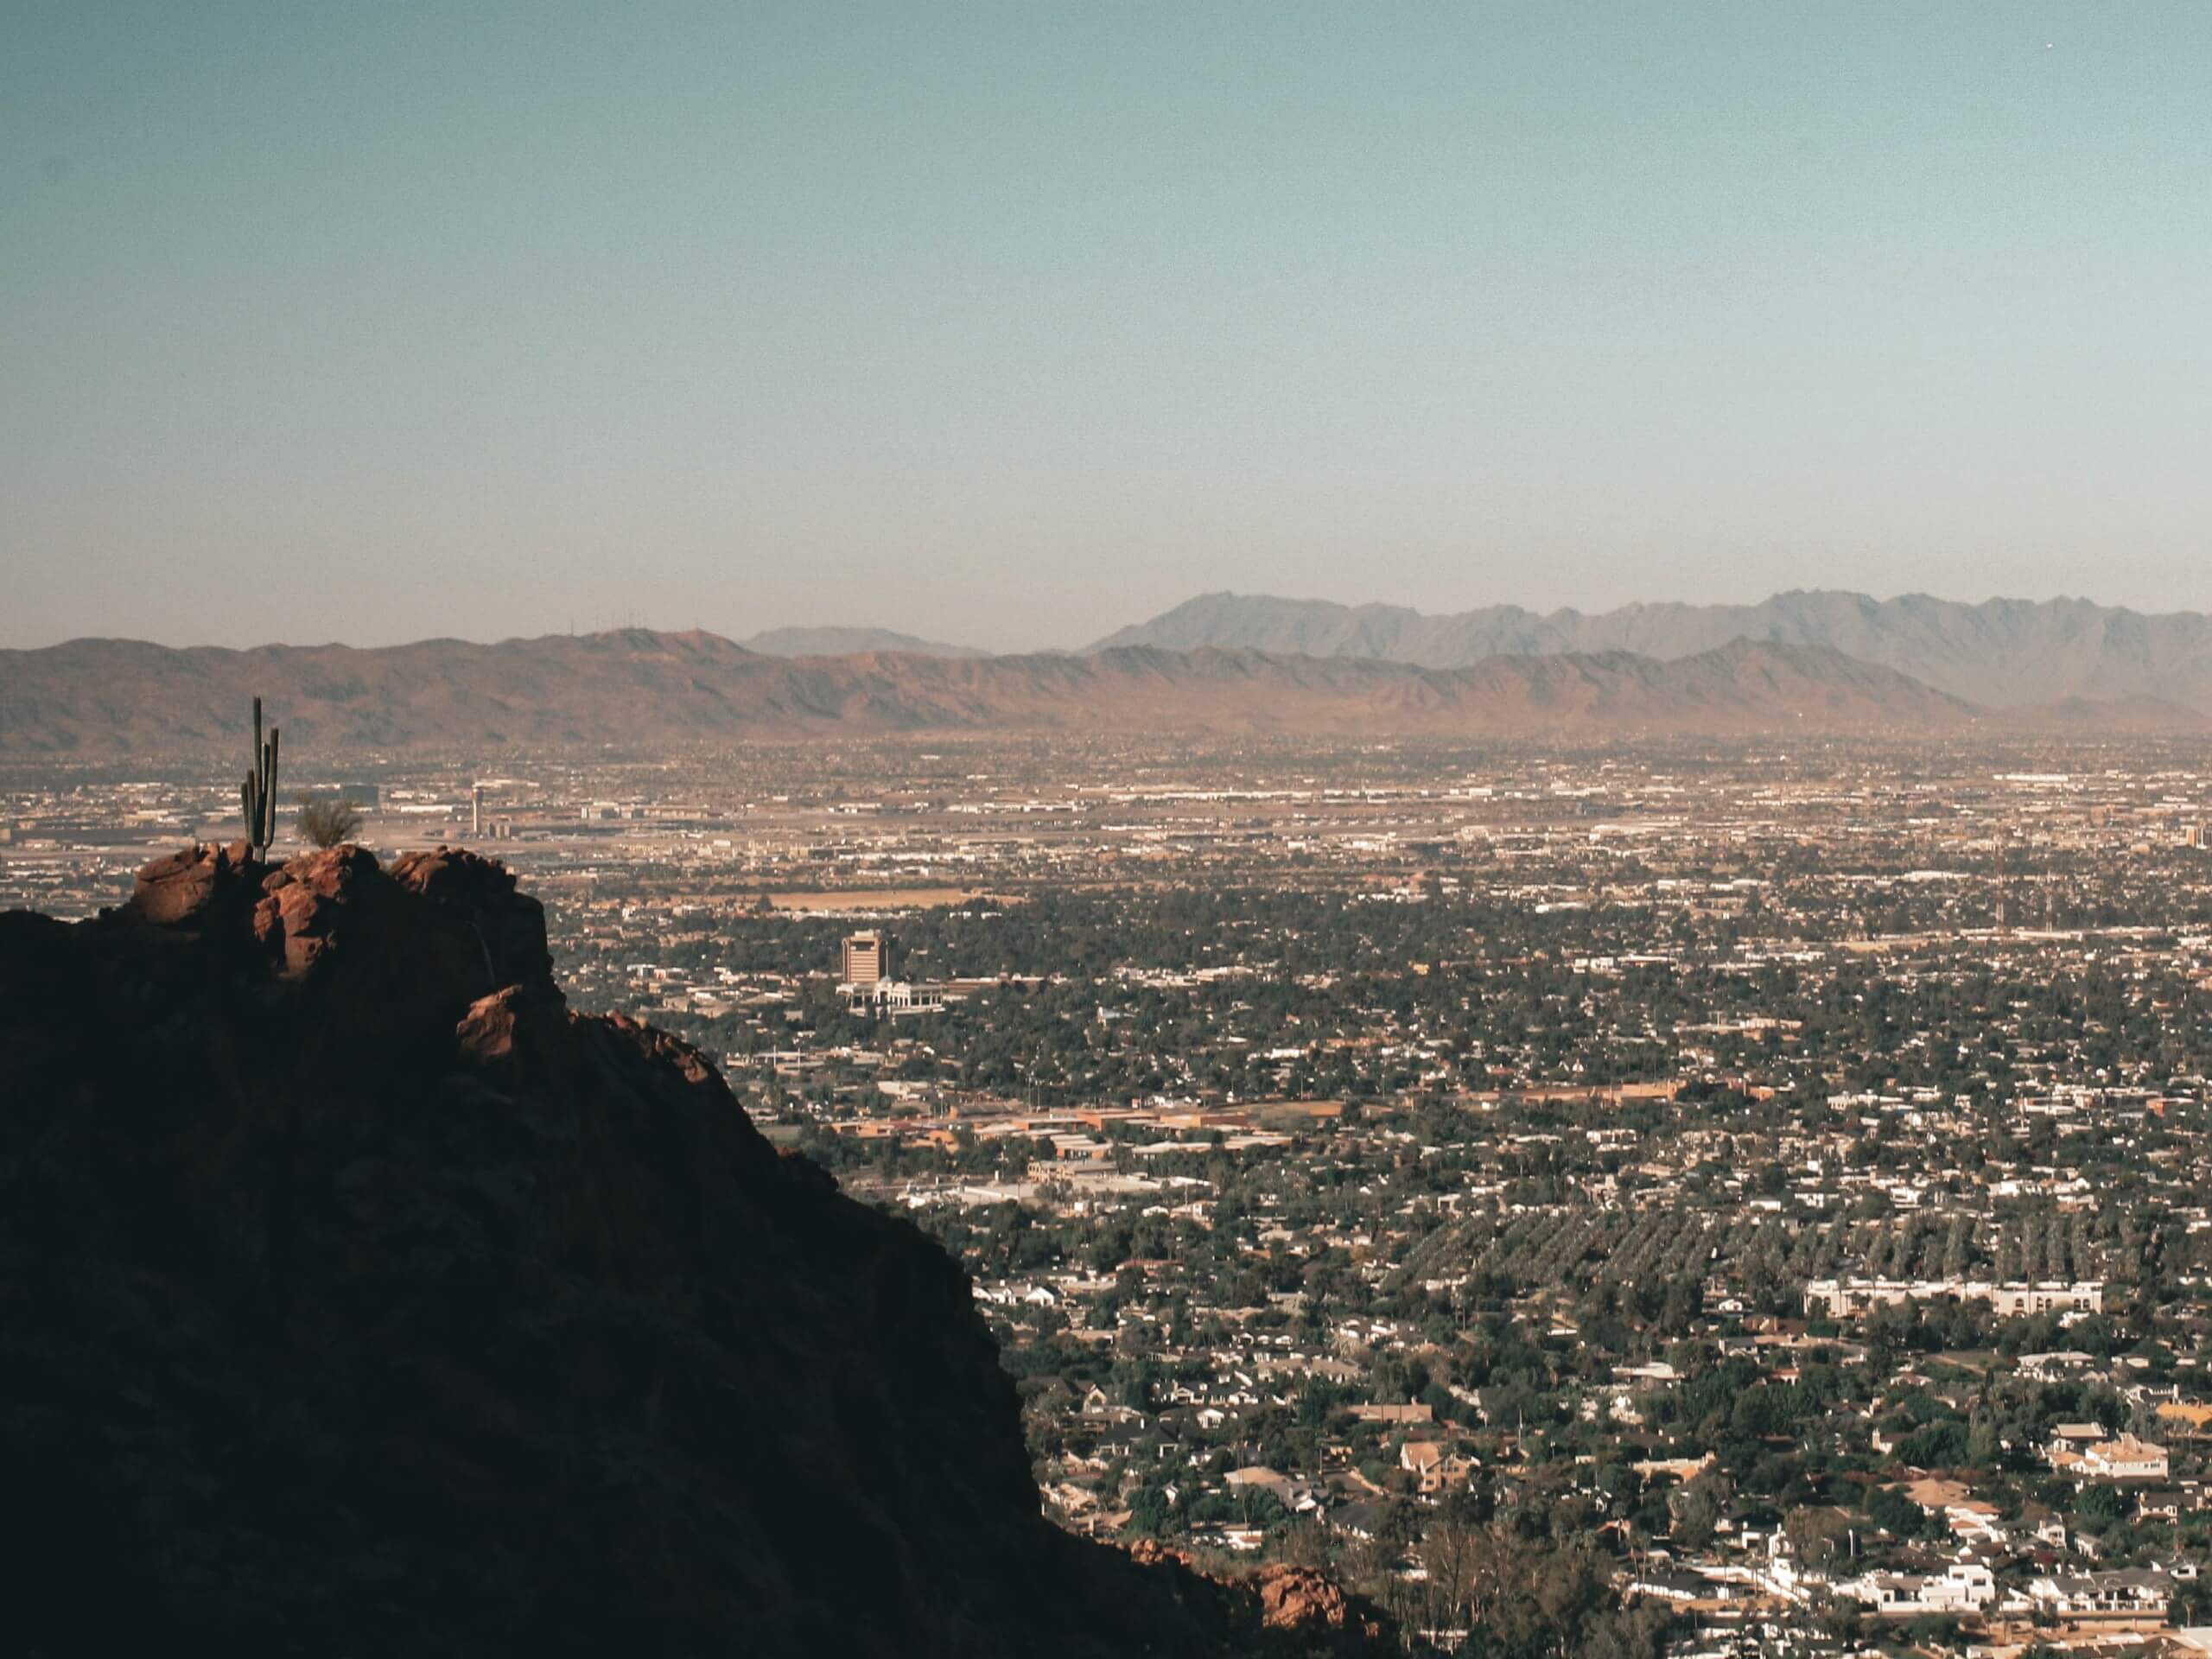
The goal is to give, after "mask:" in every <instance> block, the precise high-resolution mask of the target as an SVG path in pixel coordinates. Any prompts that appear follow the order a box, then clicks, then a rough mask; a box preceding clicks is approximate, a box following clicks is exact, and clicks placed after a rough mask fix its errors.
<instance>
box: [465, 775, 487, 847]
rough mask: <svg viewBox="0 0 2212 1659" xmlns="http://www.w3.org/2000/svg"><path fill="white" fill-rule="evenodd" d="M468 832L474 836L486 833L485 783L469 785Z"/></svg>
mask: <svg viewBox="0 0 2212 1659" xmlns="http://www.w3.org/2000/svg"><path fill="white" fill-rule="evenodd" d="M468 833H469V834H470V835H472V836H480V835H482V834H483V833H484V785H481V784H471V785H469V786H468Z"/></svg>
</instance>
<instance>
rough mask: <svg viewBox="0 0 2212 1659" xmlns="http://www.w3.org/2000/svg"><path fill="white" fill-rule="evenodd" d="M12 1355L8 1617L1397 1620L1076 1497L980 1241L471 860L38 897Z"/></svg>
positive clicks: (802, 1635)
mask: <svg viewBox="0 0 2212 1659" xmlns="http://www.w3.org/2000/svg"><path fill="white" fill-rule="evenodd" d="M0 1376H4V1378H5V1381H4V1383H0V1459H4V1462H5V1466H6V1467H7V1470H8V1474H9V1487H10V1492H9V1497H10V1503H11V1504H12V1505H13V1506H14V1508H15V1510H16V1514H17V1515H18V1516H19V1517H22V1519H23V1520H24V1521H25V1522H28V1523H29V1524H28V1525H26V1526H25V1527H23V1528H21V1529H18V1530H17V1532H16V1542H15V1543H14V1544H12V1545H11V1546H10V1568H11V1573H10V1584H11V1586H12V1592H11V1595H10V1608H9V1613H8V1622H9V1630H10V1651H13V1652H19V1653H30V1654H53V1655H60V1654H65V1653H69V1654H73V1653H121V1652H133V1651H154V1650H157V1649H158V1650H170V1649H175V1650H181V1651H188V1652H246V1653H271V1652H286V1653H292V1652H296V1653H313V1654H335V1653H409V1654H417V1655H429V1656H443V1655H462V1654H470V1655H474V1654H485V1653H515V1652H542V1653H558V1654H570V1653H574V1654H584V1653H590V1654H595V1655H604V1654H609V1653H632V1652H639V1653H657V1654H684V1653H744V1654H753V1655H767V1656H782V1655H791V1656H799V1655H806V1656H818V1655H823V1654H840V1655H861V1656H886V1659H888V1656H893V1655H899V1656H938V1655H941V1656H953V1655H961V1656H967V1655H978V1656H999V1655H1004V1656H1014V1655H1027V1654H1035V1653H1064V1654H1070V1655H1075V1656H1100V1659H1103V1656H1106V1655H1109V1654H1111V1655H1123V1654H1129V1655H1135V1654H1147V1653H1157V1654H1192V1655H1213V1654H1226V1653H1231V1652H1236V1653H1243V1652H1257V1653H1263V1654H1264V1653H1276V1652H1281V1653H1298V1654H1306V1653H1313V1652H1319V1651H1345V1652H1354V1651H1365V1650H1367V1649H1368V1648H1369V1646H1370V1634H1371V1633H1370V1630H1369V1628H1368V1626H1367V1624H1366V1622H1365V1619H1366V1616H1365V1615H1364V1614H1363V1613H1362V1611H1360V1610H1359V1609H1358V1608H1357V1606H1354V1605H1348V1604H1346V1603H1345V1601H1344V1599H1343V1597H1342V1596H1341V1595H1340V1594H1338V1593H1337V1592H1335V1590H1334V1587H1333V1586H1331V1585H1329V1584H1328V1583H1327V1581H1326V1580H1321V1579H1320V1578H1319V1575H1317V1574H1311V1573H1306V1574H1302V1575H1301V1574H1300V1573H1298V1572H1297V1571H1296V1570H1294V1569H1290V1568H1281V1569H1274V1578H1273V1580H1270V1581H1269V1582H1267V1583H1263V1584H1261V1585H1258V1586H1252V1587H1249V1588H1240V1589H1233V1590H1232V1589H1230V1588H1227V1587H1224V1586H1217V1585H1214V1584H1212V1583H1211V1582H1209V1581H1207V1580H1202V1579H1199V1578H1198V1577H1196V1576H1194V1575H1193V1574H1192V1573H1190V1572H1188V1571H1187V1570H1186V1569H1185V1568H1183V1567H1179V1566H1178V1565H1176V1564H1174V1563H1173V1562H1167V1561H1154V1562H1150V1563H1141V1562H1139V1561H1137V1560H1133V1559H1132V1558H1131V1557H1130V1556H1128V1555H1127V1554H1122V1552H1120V1551H1117V1550H1114V1549H1111V1548H1107V1547H1104V1546H1101V1545H1094V1544H1090V1543H1085V1542H1082V1541H1077V1540H1075V1539H1072V1538H1070V1537H1068V1536H1066V1535H1063V1534H1061V1533H1059V1532H1058V1531H1057V1530H1056V1529H1053V1528H1052V1527H1051V1526H1050V1525H1049V1524H1048V1523H1047V1522H1046V1521H1045V1520H1044V1519H1043V1518H1042V1517H1041V1516H1040V1515H1039V1506H1038V1497H1037V1493H1036V1491H1035V1488H1034V1487H1033V1484H1032V1483H1031V1480H1030V1476H1029V1471H1028V1465H1027V1453H1026V1452H1025V1450H1024V1446H1023V1443H1022V1438H1021V1430H1020V1419H1019V1412H1018V1408H1017V1402H1016V1397H1015V1394H1014V1388H1013V1385H1012V1383H1010V1382H1009V1381H1008V1380H1007V1376H1006V1375H1005V1374H1004V1373H1003V1372H1002V1371H1001V1370H1000V1369H999V1367H998V1364H997V1362H996V1356H995V1351H994V1350H993V1346H992V1344H991V1341H990V1338H989V1337H988V1333H987V1332H986V1331H985V1329H984V1327H983V1325H982V1322H981V1320H980V1319H978V1318H977V1316H976V1312H975V1308H974V1303H973V1300H972V1296H971V1293H970V1288H969V1283H968V1281H967V1279H966V1276H965V1275H964V1274H963V1273H962V1272H961V1271H960V1269H959V1268H958V1267H957V1265H956V1264H955V1263H954V1262H952V1261H951V1259H950V1258H949V1257H948V1256H946V1255H944V1253H943V1252H942V1251H941V1250H940V1249H938V1248H937V1247H936V1246H935V1245H934V1244H933V1243H931V1242H929V1241H928V1240H927V1239H926V1238H925V1237H924V1236H922V1235H921V1234H920V1233H919V1232H918V1231H917V1230H915V1229H914V1228H912V1226H910V1225H909V1224H906V1223H905V1222H903V1221H900V1220H897V1219H894V1218H892V1217H887V1216H885V1215H882V1214H880V1213H878V1212H876V1211H872V1210H869V1209H868V1208H866V1207H864V1206H862V1205H859V1204H856V1203H854V1202H852V1201H851V1200H849V1199H847V1198H844V1197H842V1195H840V1194H839V1193H838V1192H837V1191H836V1188H835V1186H834V1185H833V1184H832V1183H831V1182H830V1180H829V1178H828V1177H827V1176H826V1175H825V1174H823V1173H822V1172H821V1171H820V1170H819V1169H818V1168H817V1167H816V1166H813V1165H811V1164H809V1163H807V1162H806V1161H805V1160H800V1159H794V1158H787V1157H783V1156H779V1154H777V1153H776V1152H775V1151H774V1149H773V1148H772V1147H770V1146H769V1144H768V1143H767V1142H766V1141H765V1140H764V1139H763V1138H762V1137H761V1136H760V1135H759V1134H758V1133H757V1132H756V1131H755V1130H754V1129H753V1126H752V1124H751V1123H750V1122H748V1121H747V1117H746V1116H745V1114H744V1112H743V1111H742V1110H741V1109H740V1108H739V1107H738V1105H737V1103H735V1101H734V1099H733V1098H732V1097H731V1096H730V1093H729V1091H728V1090H727V1089H726V1088H725V1087H724V1086H723V1084H722V1082H721V1078H720V1077H718V1076H717V1075H716V1074H715V1071H714V1070H713V1068H712V1067H710V1066H709V1065H707V1064H706V1062H705V1061H704V1060H703V1059H702V1058H701V1057H700V1056H699V1055H698V1054H697V1053H696V1052H693V1051H692V1050H690V1048H688V1047H686V1046H684V1045H683V1044H682V1043H679V1042H677V1041H676V1040H675V1039H671V1038H669V1037H667V1036H664V1035H663V1034H661V1033H658V1032H655V1031H653V1030H652V1029H651V1028H650V1027H645V1026H643V1025H640V1024H639V1023H637V1022H635V1021H632V1020H625V1019H621V1018H584V1017H581V1016H579V1015H577V1014H574V1013H572V1012H571V1011H570V1010H569V1008H568V1007H566V1006H565V1004H564V1002H563V999H562V996H561V994H560V992H559V990H558V989H557V988H556V986H555V985H554V983H553V982H552V979H551V974H550V963H549V958H548V956H547V951H546V944H545V934H544V926H543V915H542V912H540V911H539V908H538V906H537V903H536V901H534V900H532V899H528V898H525V897H524V896H522V895H520V894H518V893H517V892H516V890H515V886H514V882H513V880H512V878H511V877H510V876H509V875H508V874H506V872H505V870H504V869H502V868H499V866H497V865H495V864H491V863H487V862H486V861H482V860H480V859H477V858H475V857H473V856H471V855H467V854H465V853H447V852H439V853H435V854H415V855H409V856H407V857H404V858H402V859H400V860H399V861H397V863H395V864H394V865H393V866H392V867H391V868H389V869H385V868H380V867H379V866H378V863H377V861H376V860H375V859H374V858H373V857H372V855H369V854H368V853H366V852H365V851H362V850H361V849H358V848H346V849H336V850H334V851H330V852H324V853H315V854H310V855H305V856H303V857H301V858H298V859H295V860H294V861H291V862H290V863H289V864H287V865H285V866H283V868H278V869H270V868H266V867H264V866H262V865H258V864H255V863H252V862H251V861H248V860H247V858H246V856H245V849H244V847H243V845H242V844H241V845H240V846H238V847H236V848H232V849H191V850H188V851H187V852H185V853H183V854H180V855H176V856H175V857H173V858H170V859H168V860H164V861H161V862H159V863H157V864H155V865H153V866H149V868H148V870H147V872H146V873H145V874H143V875H142V877H141V878H140V881H139V885H138V890H137V894H136V896H135V897H134V898H133V899H132V901H131V903H130V905H129V906H126V907H125V908H124V909H123V910H122V911H121V912H109V913H106V914H104V915H103V916H102V917H101V918H99V919H96V920H93V921H90V922H86V923H83V924H80V925H76V926H65V925H62V924H60V923H58V922H54V921H52V920H50V919H48V918H43V917H39V916H34V915H29V914H26V913H23V912H15V913H11V914H8V915H4V916H0ZM1300 1611H1304V1612H1306V1613H1308V1614H1312V1615H1316V1616H1317V1617H1318V1622H1308V1623H1307V1624H1304V1625H1302V1626H1300V1627H1299V1628H1296V1629H1288V1630H1278V1629H1272V1628H1269V1627H1268V1624H1267V1619H1268V1615H1270V1614H1272V1615H1274V1618H1276V1619H1277V1620H1278V1621H1281V1622H1284V1623H1289V1622H1291V1621H1292V1620H1293V1618H1294V1615H1295V1614H1297V1613H1299V1612H1300ZM1332 1619H1333V1621H1334V1622H1333V1623H1331V1622H1330V1621H1331V1620H1332ZM1391 1650H1392V1651H1395V1643H1392V1644H1391Z"/></svg>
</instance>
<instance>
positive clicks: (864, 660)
mask: <svg viewBox="0 0 2212 1659" xmlns="http://www.w3.org/2000/svg"><path fill="white" fill-rule="evenodd" d="M257 695H258V696H263V697H265V698H266V699H267V700H268V704H269V708H270V712H271V714H272V715H274V717H275V718H276V720H277V721H278V722H279V723H280V724H281V725H282V726H283V728H284V732H285V735H286V746H285V748H286V753H288V754H291V755H302V756H303V755H306V754H308V753H323V754H332V755H335V754H346V755H356V754H359V753H362V752H364V751H372V750H410V751H416V752H421V751H425V750H442V751H447V752H454V753H462V752H470V753H480V752H482V751H485V750H486V749H498V748H502V747H582V746H590V747H600V746H602V745H614V746H617V747H622V748H626V749H630V750H650V749H655V748H664V747H673V746H677V745H684V744H696V743H702V742H715V741H746V740H787V739H795V738H804V737H809V736H817V735H821V736H829V735H837V734H851V735H859V736H866V735H880V734H887V733H899V732H916V733H922V732H942V733H947V734H957V733H963V732H976V733H982V732H1048V731H1058V732H1099V733H1158V732H1177V731H1201V730H1202V731H1211V732H1228V733H1249V734H1270V733H1279V734H1313V735H1333V736H1363V735H1387V734H1405V735H1427V736H1446V737H1451V736H1465V737H1481V738H1510V737H1519V736H1530V737H1566V738H1573V739H1578V740H1580V739H1593V738H1606V737H1613V736H1618V737H1632V736H1637V735H1639V734H1690V733H1694V734H1713V735H1748V734H1756V733H1761V732H1790V733H1824V734H1841V733H1868V734H1873V733H1891V734H1931V733H1955V732H1960V731H1964V730H1968V729H1972V728H1974V727H1976V726H1977V725H1982V724H1995V725H2000V726H2018V725H2021V724H2029V725H2035V724H2041V725H2047V726H2050V727H2053V728H2061V729H2120V730H2142V729H2148V728H2201V727H2202V726H2203V725H2204V723H2205V722H2204V721H2202V717H2200V716H2197V715H2193V714H2191V713H2190V712H2189V711H2187V710H2184V709H2177V708H2175V707H2172V706H2171V705H2166V704H2161V703H2158V702H2152V701H2147V700H2137V701H2135V702H2130V703H2125V704H2119V705H2102V704H2096V703H2091V702H2083V701H2079V700H2076V701H2075V702H2068V703H2065V704H2063V705H2059V706H2054V707H2049V708H2044V709H2037V710H2012V711H2007V712H2006V713H2005V714H2004V715H1994V716H1993V715H1990V714H1988V713H1987V711H1986V710H1983V709H1979V708H1977V707H1976V706H1975V705H1974V704H1973V703H1971V702H1967V701H1966V700H1965V699H1962V698H1960V697H1957V696H1952V695H1951V694H1949V693H1948V692H1945V691H1941V690H1936V689H1935V688H1933V687H1931V686H1929V685H1927V684H1924V683H1922V682H1920V681H1918V680H1916V679H1914V678H1912V677H1910V676H1907V675H1904V674H1900V673H1898V672H1897V671H1896V670H1894V669H1890V668H1885V667H1882V666H1880V665H1878V664H1869V663H1865V662H1860V661H1858V660H1855V659H1854V658H1851V657H1848V656H1846V655H1845V654H1844V653H1842V652H1839V651H1836V650H1834V649H1833V648H1831V647H1828V646H1825V645H1787V644H1776V643H1773V642H1770V641H1767V640H1746V639H1735V640H1732V641H1730V642H1728V643H1727V644H1726V645H1721V646H1719V647H1718V648H1716V649H1713V650H1710V651H1704V652H1696V653H1694V654H1692V655H1688V656H1685V657H1681V658H1676V659H1675V660H1673V661H1662V660H1661V659H1659V658H1656V657H1651V656H1645V655H1639V654H1637V653H1635V652H1624V651H1607V652H1559V653H1552V654H1547V655H1535V656H1492V657H1490V658H1484V660H1482V661H1480V662H1478V663H1476V664H1471V665H1470V666H1467V667H1463V668H1452V669H1434V668H1425V667H1421V666H1419V665H1416V664H1407V663H1394V662H1384V661H1381V660H1377V659H1375V658H1352V657H1314V656H1279V655H1276V654H1274V653H1273V652H1257V651H1247V650H1222V649H1217V648H1214V647H1210V646H1209V647H1204V648H1201V649H1198V650H1195V651H1171V650H1163V649H1160V648H1156V647H1151V646H1114V647H1109V648H1106V649H1103V650H1099V651H1095V652H1090V653H1088V654H1085V655H1081V656H1070V655H1065V654H1058V653H1053V654H1039V655H1034V656H1021V657H976V658H945V657H927V656H920V655H915V654H912V653H902V652H864V653H861V654H857V655H851V656H842V657H810V658H779V657H770V656H766V655H764V654H762V653H760V652H753V651H748V650H747V649H745V648H744V647H743V646H741V645H736V644H734V643H733V642H732V641H730V640H728V639H721V638H720V637H718V636H716V635H714V634H710V633H698V632H690V633H657V632H649V631H647V630H644V629H628V630H623V631H621V632H613V633H598V634H583V635H572V634H556V635H550V636H548V637H546V638H543V639H510V640H505V641H503V642H501V643H499V644H497V645H474V644H470V643H468V642H466V641H462V640H454V639H434V640H426V641H423V642H422V643H420V644H416V645H398V646H391V647H388V648H383V649H377V650H361V649H355V648H353V647H350V646H346V645H318V646H307V647H298V646H286V645H270V646H264V647H261V648H258V649H257V650H252V651H224V650H217V649H213V648H204V647H203V648H194V649H190V650H173V649H170V648H168V647H165V646H161V645H143V644H139V643H135V642H132V641H128V640H111V639H81V640H76V641H73V642H72V643H70V644H67V645H55V646H52V647H49V648H47V649H45V650H40V651H17V652H0V754H6V755H10V756H12V757H16V758H23V757H28V756H35V755H48V756H55V757H63V756H69V757H83V758H118V759H120V758H125V757H128V758H135V759H156V758H163V757H168V756H177V755H184V754H194V755H197V754H200V753H207V752H210V751H213V752H217V753H220V752H225V751H227V750H231V749H242V748H243V745H244V743H245V728H246V724H247V721H248V718H249V715H250V703H251V698H252V697H253V696H257Z"/></svg>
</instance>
